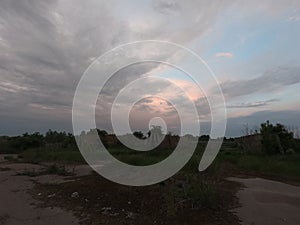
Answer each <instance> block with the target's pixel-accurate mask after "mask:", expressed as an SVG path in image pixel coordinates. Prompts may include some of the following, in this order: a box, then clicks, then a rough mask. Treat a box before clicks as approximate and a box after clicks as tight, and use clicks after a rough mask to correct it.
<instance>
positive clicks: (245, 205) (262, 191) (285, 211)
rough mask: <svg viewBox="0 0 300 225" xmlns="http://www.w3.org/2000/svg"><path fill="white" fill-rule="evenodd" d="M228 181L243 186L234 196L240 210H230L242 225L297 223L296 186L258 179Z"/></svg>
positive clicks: (298, 190) (299, 221) (299, 198)
mask: <svg viewBox="0 0 300 225" xmlns="http://www.w3.org/2000/svg"><path fill="white" fill-rule="evenodd" d="M229 180H231V181H235V182H239V183H241V184H243V185H244V186H245V188H244V189H242V190H241V191H239V192H238V196H237V197H238V198H239V199H240V203H241V208H238V209H236V210H234V211H235V212H236V213H237V215H238V216H239V217H240V219H241V220H242V223H241V224H242V225H283V224H286V225H299V224H300V187H298V186H292V185H288V184H284V183H281V182H276V181H271V180H265V179H261V178H251V179H239V178H230V179H229Z"/></svg>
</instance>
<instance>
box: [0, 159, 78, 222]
mask: <svg viewBox="0 0 300 225" xmlns="http://www.w3.org/2000/svg"><path fill="white" fill-rule="evenodd" d="M24 169H36V170H38V169H40V166H37V165H31V164H5V163H1V164H0V225H19V224H20V225H53V224H74V225H76V224H79V221H78V219H77V218H76V217H75V216H74V215H73V214H72V213H70V212H67V211H65V210H63V209H61V208H58V207H38V205H39V204H40V202H39V201H37V200H36V199H34V198H33V197H32V196H31V195H30V194H29V193H28V191H29V190H32V189H33V187H34V180H32V179H31V178H29V177H26V176H16V174H17V173H18V172H19V171H23V170H24Z"/></svg>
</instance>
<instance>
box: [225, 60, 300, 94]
mask: <svg viewBox="0 0 300 225" xmlns="http://www.w3.org/2000/svg"><path fill="white" fill-rule="evenodd" d="M299 74H300V67H299V66H294V67H278V68H275V69H273V70H269V71H266V72H265V73H264V74H262V75H261V76H258V77H256V78H252V79H247V80H234V81H226V82H223V83H221V88H222V91H223V93H224V94H225V96H226V97H227V98H228V99H230V98H234V97H239V96H245V95H250V94H253V93H266V92H272V91H274V90H277V89H280V88H282V87H285V86H291V85H294V84H297V83H300V75H299Z"/></svg>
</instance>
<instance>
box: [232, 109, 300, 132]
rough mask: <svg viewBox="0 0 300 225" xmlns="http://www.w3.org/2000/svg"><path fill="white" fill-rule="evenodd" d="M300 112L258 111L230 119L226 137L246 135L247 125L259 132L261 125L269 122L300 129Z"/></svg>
mask: <svg viewBox="0 0 300 225" xmlns="http://www.w3.org/2000/svg"><path fill="white" fill-rule="evenodd" d="M299 115H300V111H296V110H285V111H280V110H279V111H270V110H264V111H258V112H255V113H252V114H251V115H247V116H239V117H235V118H229V119H228V123H227V130H226V136H227V137H237V136H242V135H244V133H243V130H244V126H245V124H247V125H248V127H249V128H250V129H252V130H259V127H260V124H261V123H264V122H266V121H267V120H269V121H270V122H271V123H273V124H276V123H280V124H283V125H285V126H287V127H289V126H292V127H294V128H299V127H300V120H299Z"/></svg>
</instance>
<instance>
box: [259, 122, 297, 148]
mask: <svg viewBox="0 0 300 225" xmlns="http://www.w3.org/2000/svg"><path fill="white" fill-rule="evenodd" d="M260 133H261V136H262V146H263V150H264V151H265V153H267V154H278V153H282V154H283V153H285V152H286V151H287V150H288V149H289V148H292V147H293V136H294V134H293V132H289V131H288V130H287V129H286V128H285V127H284V126H283V125H282V124H276V126H274V125H273V124H271V123H270V121H267V122H266V123H262V124H261V128H260Z"/></svg>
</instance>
